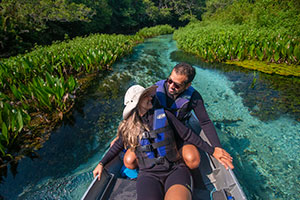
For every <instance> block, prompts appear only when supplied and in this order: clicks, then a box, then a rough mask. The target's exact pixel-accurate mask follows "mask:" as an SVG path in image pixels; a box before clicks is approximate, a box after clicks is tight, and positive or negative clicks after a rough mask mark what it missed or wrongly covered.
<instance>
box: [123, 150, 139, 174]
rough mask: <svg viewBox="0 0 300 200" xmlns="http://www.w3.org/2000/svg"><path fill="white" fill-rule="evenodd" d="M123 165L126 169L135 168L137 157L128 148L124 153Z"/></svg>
mask: <svg viewBox="0 0 300 200" xmlns="http://www.w3.org/2000/svg"><path fill="white" fill-rule="evenodd" d="M124 165H125V167H127V168H128V169H135V168H137V159H136V155H135V153H134V152H133V151H131V150H130V149H128V150H127V151H126V153H125V155H124Z"/></svg>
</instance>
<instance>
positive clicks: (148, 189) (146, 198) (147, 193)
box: [136, 163, 192, 200]
mask: <svg viewBox="0 0 300 200" xmlns="http://www.w3.org/2000/svg"><path fill="white" fill-rule="evenodd" d="M175 184H180V185H183V186H185V187H186V188H188V189H189V190H190V191H191V192H192V177H191V174H190V171H189V170H188V168H187V167H186V166H185V165H184V164H182V163H181V164H178V165H175V166H173V167H172V168H171V169H170V170H168V171H160V172H157V171H156V172H143V171H140V173H139V176H138V178H137V183H136V189H137V199H138V200H156V199H164V196H165V193H166V192H167V191H168V189H169V188H170V187H171V186H173V185H175Z"/></svg>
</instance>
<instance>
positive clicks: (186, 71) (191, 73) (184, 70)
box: [172, 62, 196, 84]
mask: <svg viewBox="0 0 300 200" xmlns="http://www.w3.org/2000/svg"><path fill="white" fill-rule="evenodd" d="M172 71H175V72H176V74H180V75H185V76H186V77H187V80H186V81H185V84H188V83H191V82H192V81H193V80H194V78H195V75H196V71H195V68H194V67H192V66H191V65H190V64H187V63H184V62H183V63H179V64H177V65H175V67H174V68H173V70H172Z"/></svg>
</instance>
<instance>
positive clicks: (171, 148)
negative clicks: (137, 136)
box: [135, 109, 181, 169]
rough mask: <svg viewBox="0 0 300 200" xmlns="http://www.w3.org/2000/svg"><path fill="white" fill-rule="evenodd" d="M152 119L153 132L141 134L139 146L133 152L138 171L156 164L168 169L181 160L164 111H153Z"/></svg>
mask: <svg viewBox="0 0 300 200" xmlns="http://www.w3.org/2000/svg"><path fill="white" fill-rule="evenodd" d="M153 117H154V119H153V131H150V132H146V131H145V132H144V133H143V136H142V138H141V140H140V146H138V147H137V148H136V150H135V154H136V156H137V159H138V163H139V168H140V169H148V168H151V167H153V166H154V165H157V164H158V165H159V164H162V165H164V166H166V167H168V166H169V165H170V163H172V162H176V161H179V160H180V158H181V157H180V154H179V152H178V150H177V146H176V142H175V139H174V133H173V130H172V128H171V127H170V126H169V124H168V120H167V116H166V114H165V111H164V109H157V110H155V111H154V115H153Z"/></svg>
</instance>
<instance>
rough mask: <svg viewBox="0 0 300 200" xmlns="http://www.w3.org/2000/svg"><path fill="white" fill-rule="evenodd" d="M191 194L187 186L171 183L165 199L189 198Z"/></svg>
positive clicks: (184, 199)
mask: <svg viewBox="0 0 300 200" xmlns="http://www.w3.org/2000/svg"><path fill="white" fill-rule="evenodd" d="M191 199H192V194H191V192H190V190H189V189H187V187H185V186H183V185H179V184H177V185H173V186H171V187H170V188H169V189H168V191H167V193H166V195H165V200H191Z"/></svg>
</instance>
